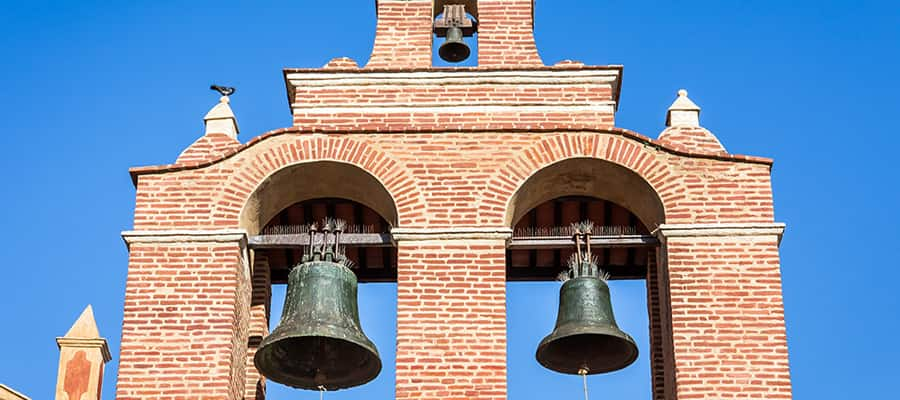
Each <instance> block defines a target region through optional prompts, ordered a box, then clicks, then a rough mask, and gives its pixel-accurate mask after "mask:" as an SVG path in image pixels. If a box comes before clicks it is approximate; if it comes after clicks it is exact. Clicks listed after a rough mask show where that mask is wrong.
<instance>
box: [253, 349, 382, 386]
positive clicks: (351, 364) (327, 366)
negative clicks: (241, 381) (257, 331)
mask: <svg viewBox="0 0 900 400" xmlns="http://www.w3.org/2000/svg"><path fill="white" fill-rule="evenodd" d="M253 364H254V365H255V366H256V369H257V370H259V372H260V373H261V374H263V376H265V377H266V378H268V379H271V380H272V381H274V382H278V383H280V384H283V385H287V386H291V387H294V388H300V389H308V390H318V389H319V387H320V386H324V387H325V388H326V389H327V390H338V389H346V388H350V387H354V386H359V385H363V384H365V383H368V382H369V381H371V380H373V379H375V377H377V376H378V374H379V373H380V372H381V359H379V358H378V353H377V350H374V348H373V349H368V348H366V347H364V346H361V345H360V344H359V343H355V342H352V341H349V340H344V339H338V338H331V337H322V336H299V337H297V336H294V337H286V338H282V339H280V340H277V341H274V342H272V343H269V344H267V345H263V346H260V348H259V350H257V352H256V354H255V355H254V356H253Z"/></svg>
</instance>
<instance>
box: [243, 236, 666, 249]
mask: <svg viewBox="0 0 900 400" xmlns="http://www.w3.org/2000/svg"><path fill="white" fill-rule="evenodd" d="M248 244H249V246H250V248H251V249H281V248H294V247H303V246H306V245H308V244H309V235H307V234H293V235H256V236H250V240H249V243H248ZM658 244H659V240H657V239H656V237H654V236H650V235H617V236H591V247H592V248H609V247H653V246H656V245H658ZM341 245H344V246H347V247H390V246H393V245H394V243H393V241H392V240H391V234H390V233H344V234H342V235H341ZM570 247H572V238H571V237H569V236H534V237H513V238H512V239H510V241H509V249H510V250H531V249H551V250H552V249H567V248H570Z"/></svg>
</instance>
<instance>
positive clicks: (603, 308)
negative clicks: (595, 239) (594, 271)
mask: <svg viewBox="0 0 900 400" xmlns="http://www.w3.org/2000/svg"><path fill="white" fill-rule="evenodd" d="M637 355H638V349H637V345H635V343H634V340H633V339H632V338H631V336H628V334H627V333H625V332H622V330H620V329H619V327H618V325H616V319H615V317H614V316H613V310H612V304H610V299H609V286H607V285H606V282H604V281H603V280H602V279H600V278H598V277H594V276H582V277H578V278H574V279H570V280H569V281H567V282H566V283H564V284H563V286H562V289H560V291H559V313H558V314H557V317H556V328H555V329H554V330H553V332H551V333H550V334H549V335H547V337H545V338H544V340H542V341H541V344H540V345H538V349H537V354H536V357H537V360H538V362H540V363H541V365H543V366H544V367H546V368H548V369H551V370H554V371H557V372H562V373H564V374H579V373H580V371H581V370H586V373H587V374H599V373H603V372H610V371H616V370H620V369H622V368H625V367H627V366H628V365H630V364H631V363H632V362H634V360H635V359H637Z"/></svg>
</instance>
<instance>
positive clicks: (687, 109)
mask: <svg viewBox="0 0 900 400" xmlns="http://www.w3.org/2000/svg"><path fill="white" fill-rule="evenodd" d="M666 126H688V127H700V106H698V105H697V104H696V103H694V102H693V101H691V99H690V98H688V92H687V90H684V89H680V90H678V97H677V98H676V99H675V102H673V103H672V105H671V106H669V111H668V112H666Z"/></svg>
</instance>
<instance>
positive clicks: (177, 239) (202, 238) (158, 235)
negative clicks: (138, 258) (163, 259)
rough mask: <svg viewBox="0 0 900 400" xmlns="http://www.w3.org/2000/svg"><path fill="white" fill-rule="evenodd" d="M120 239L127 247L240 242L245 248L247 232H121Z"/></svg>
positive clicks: (180, 230)
mask: <svg viewBox="0 0 900 400" xmlns="http://www.w3.org/2000/svg"><path fill="white" fill-rule="evenodd" d="M122 239H123V240H125V243H126V244H129V245H130V244H132V243H184V242H204V243H209V242H213V243H230V242H240V243H241V245H242V246H246V244H247V231H245V230H243V229H221V230H188V229H175V230H159V231H152V230H150V231H122Z"/></svg>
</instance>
